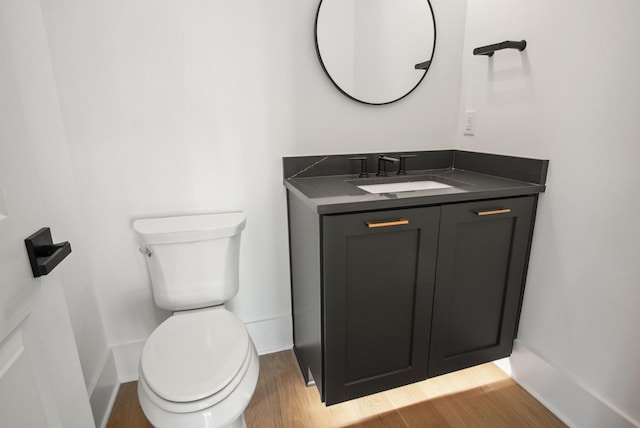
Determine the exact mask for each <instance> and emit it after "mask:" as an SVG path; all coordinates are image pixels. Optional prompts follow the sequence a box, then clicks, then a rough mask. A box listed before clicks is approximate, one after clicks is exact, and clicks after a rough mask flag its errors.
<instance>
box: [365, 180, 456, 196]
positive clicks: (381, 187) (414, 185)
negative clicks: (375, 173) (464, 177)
mask: <svg viewBox="0 0 640 428" xmlns="http://www.w3.org/2000/svg"><path fill="white" fill-rule="evenodd" d="M450 187H453V186H449V185H448V184H444V183H440V182H438V181H432V180H424V181H404V182H402V183H383V184H367V185H364V186H358V188H360V189H362V190H364V191H365V192H369V193H375V194H378V193H398V192H413V191H416V190H435V189H448V188H450Z"/></svg>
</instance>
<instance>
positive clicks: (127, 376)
mask: <svg viewBox="0 0 640 428" xmlns="http://www.w3.org/2000/svg"><path fill="white" fill-rule="evenodd" d="M144 343H145V341H144V340H142V341H138V342H131V343H125V344H124V345H118V346H114V347H113V358H114V360H115V363H116V368H117V370H118V379H119V380H120V383H126V382H133V381H134V380H138V367H139V365H140V358H141V357H142V348H144Z"/></svg>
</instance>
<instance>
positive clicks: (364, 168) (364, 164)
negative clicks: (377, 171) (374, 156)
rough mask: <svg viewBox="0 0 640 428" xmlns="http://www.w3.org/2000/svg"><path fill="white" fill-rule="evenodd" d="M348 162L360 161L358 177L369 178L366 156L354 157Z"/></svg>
mask: <svg viewBox="0 0 640 428" xmlns="http://www.w3.org/2000/svg"><path fill="white" fill-rule="evenodd" d="M349 160H359V161H360V174H358V177H361V178H366V177H368V176H369V172H368V171H367V157H366V156H356V157H353V158H349Z"/></svg>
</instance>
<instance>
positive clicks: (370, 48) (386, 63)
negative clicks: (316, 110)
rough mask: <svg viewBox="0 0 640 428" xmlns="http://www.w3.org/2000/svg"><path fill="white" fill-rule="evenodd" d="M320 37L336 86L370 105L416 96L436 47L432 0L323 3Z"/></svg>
mask: <svg viewBox="0 0 640 428" xmlns="http://www.w3.org/2000/svg"><path fill="white" fill-rule="evenodd" d="M315 33H316V49H317V51H318V57H319V58H320V63H321V64H322V67H323V68H324V70H325V71H326V72H327V75H328V76H329V78H330V79H331V81H332V82H333V84H334V85H336V87H337V88H338V89H339V90H340V91H341V92H342V93H344V94H345V95H347V96H348V97H350V98H352V99H354V100H356V101H360V102H362V103H365V104H389V103H392V102H394V101H398V100H399V99H401V98H404V97H405V96H407V95H408V94H409V93H411V91H413V90H414V89H415V88H416V87H417V86H418V85H419V84H420V82H421V81H422V79H424V76H425V75H426V74H427V70H428V69H429V66H430V65H431V58H432V57H433V52H434V49H435V46H436V23H435V18H434V15H433V9H432V7H431V3H430V2H429V0H321V1H320V5H319V6H318V13H317V15H316V31H315Z"/></svg>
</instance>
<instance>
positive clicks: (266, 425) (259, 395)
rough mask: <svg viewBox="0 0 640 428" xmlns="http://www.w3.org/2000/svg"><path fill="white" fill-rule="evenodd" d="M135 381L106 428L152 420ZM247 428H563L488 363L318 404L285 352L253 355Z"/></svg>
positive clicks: (135, 425)
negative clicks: (254, 380) (256, 370)
mask: <svg viewBox="0 0 640 428" xmlns="http://www.w3.org/2000/svg"><path fill="white" fill-rule="evenodd" d="M136 388H137V382H130V383H125V384H123V385H121V386H120V390H119V391H118V396H117V398H116V403H115V404H114V407H113V411H112V413H111V417H110V419H109V423H108V425H107V427H108V428H138V427H140V428H143V427H150V426H151V425H150V424H149V422H148V421H147V420H146V418H145V417H144V414H143V413H142V410H141V409H140V405H139V404H138V397H137V392H136ZM245 418H246V421H247V426H248V428H289V427H294V428H298V427H301V428H307V427H309V428H316V427H317V428H325V427H331V428H338V427H354V428H355V427H359V428H404V427H407V428H414V427H420V428H422V427H424V428H428V427H443V428H445V427H465V428H466V427H492V428H494V427H495V428H500V427H505V428H507V427H509V428H511V427H519V428H520V427H531V428H534V427H535V428H541V427H544V428H547V427H549V428H553V427H565V426H566V425H565V424H563V423H562V422H561V421H560V420H559V419H558V418H556V417H555V416H554V415H553V414H552V413H551V412H550V411H549V410H547V409H546V408H545V407H544V406H542V405H541V404H540V403H539V402H538V401H536V400H535V398H533V397H532V396H531V395H529V394H528V393H527V392H526V391H524V390H523V389H522V388H521V387H520V386H518V384H516V383H515V382H514V381H513V380H512V379H511V378H509V377H508V376H507V375H506V374H504V373H503V372H502V371H501V370H500V369H499V368H497V367H496V366H495V365H493V364H484V365H481V366H478V367H473V368H470V369H466V370H461V371H459V372H456V373H451V374H448V375H444V376H440V377H437V378H433V379H429V380H426V381H423V382H418V383H415V384H412V385H408V386H405V387H403V388H396V389H394V390H391V391H386V392H382V393H379V394H374V395H370V396H368V397H363V398H359V399H357V400H351V401H348V402H346V403H341V404H336V405H334V406H330V407H325V405H324V404H323V403H321V402H320V397H319V395H318V391H317V389H316V388H315V387H310V388H307V387H306V386H305V385H304V381H303V379H302V375H301V374H300V372H299V369H298V365H297V363H296V361H295V357H294V356H293V353H292V352H291V351H285V352H279V353H276V354H269V355H263V356H261V357H260V377H259V379H258V385H257V387H256V391H255V394H254V396H253V399H252V401H251V403H250V404H249V407H248V408H247V410H246V411H245Z"/></svg>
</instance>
